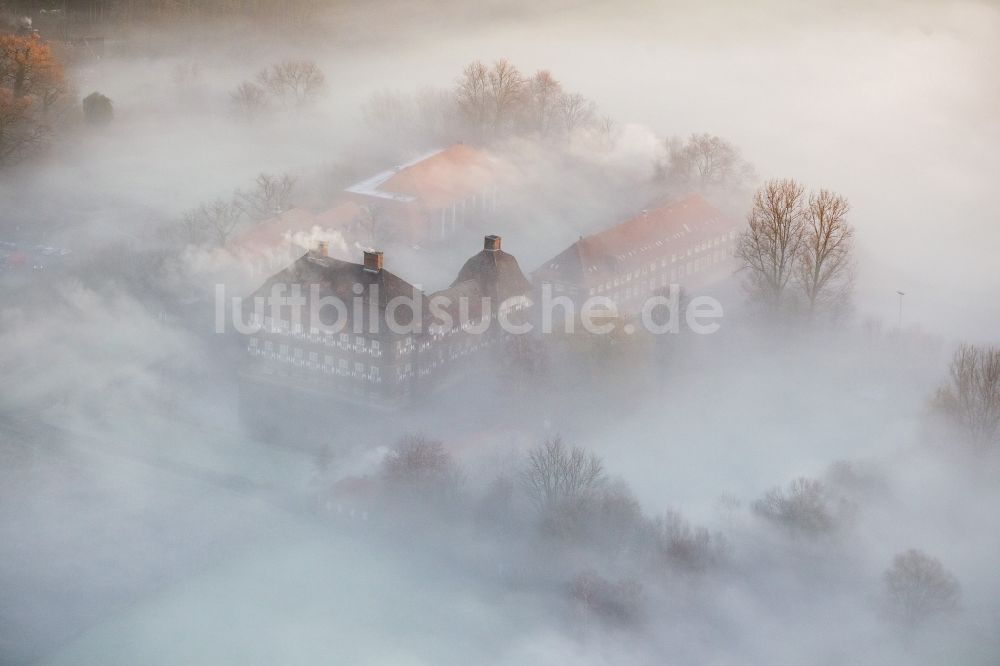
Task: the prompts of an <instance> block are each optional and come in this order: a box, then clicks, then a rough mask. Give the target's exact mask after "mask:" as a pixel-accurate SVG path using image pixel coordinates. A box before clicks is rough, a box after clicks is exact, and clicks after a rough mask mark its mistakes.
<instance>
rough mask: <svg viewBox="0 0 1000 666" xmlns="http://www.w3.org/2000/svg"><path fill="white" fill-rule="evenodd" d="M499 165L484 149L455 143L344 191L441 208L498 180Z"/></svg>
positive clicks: (376, 175)
mask: <svg viewBox="0 0 1000 666" xmlns="http://www.w3.org/2000/svg"><path fill="white" fill-rule="evenodd" d="M502 168H503V167H502V165H501V163H500V162H499V160H497V159H496V158H495V157H493V156H491V155H489V154H488V153H486V152H485V151H483V150H480V149H478V148H474V147H472V146H469V145H466V144H463V143H458V144H455V145H453V146H451V147H449V148H444V149H440V150H435V151H432V152H429V153H425V154H424V155H421V156H419V157H417V158H416V159H413V160H411V161H409V162H406V163H404V164H401V165H399V166H397V167H395V168H394V169H388V170H386V171H382V172H380V173H377V174H375V175H374V176H372V177H370V178H366V179H365V180H363V181H361V182H358V183H355V184H354V185H351V186H350V187H348V188H347V190H346V191H347V192H349V193H351V194H356V195H361V196H365V197H372V198H375V199H381V200H384V201H387V202H396V203H411V202H420V203H421V204H423V205H425V206H427V207H430V208H441V207H443V206H446V205H451V204H452V203H453V202H455V201H460V200H462V199H465V198H467V197H470V196H473V195H475V194H478V193H480V192H482V191H483V190H484V189H486V188H487V187H489V186H491V185H492V184H494V183H495V182H496V181H497V179H498V177H499V176H500V175H501V171H502Z"/></svg>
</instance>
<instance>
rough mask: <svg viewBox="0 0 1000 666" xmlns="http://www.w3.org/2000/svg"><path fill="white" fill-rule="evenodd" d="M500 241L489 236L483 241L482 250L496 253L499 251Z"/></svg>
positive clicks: (498, 237)
mask: <svg viewBox="0 0 1000 666" xmlns="http://www.w3.org/2000/svg"><path fill="white" fill-rule="evenodd" d="M501 240H502V239H501V238H500V236H494V235H489V236H487V237H486V238H485V240H484V241H483V249H484V250H489V251H490V252H496V251H497V250H499V249H500V241H501Z"/></svg>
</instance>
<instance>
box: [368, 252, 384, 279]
mask: <svg viewBox="0 0 1000 666" xmlns="http://www.w3.org/2000/svg"><path fill="white" fill-rule="evenodd" d="M365 270H366V271H370V272H372V273H378V272H379V271H380V270H382V251H381V250H365Z"/></svg>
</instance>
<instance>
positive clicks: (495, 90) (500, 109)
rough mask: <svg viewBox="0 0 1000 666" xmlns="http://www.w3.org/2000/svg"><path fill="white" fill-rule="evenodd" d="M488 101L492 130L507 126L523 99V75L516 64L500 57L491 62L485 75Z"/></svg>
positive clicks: (501, 129)
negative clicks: (490, 106) (490, 105)
mask: <svg viewBox="0 0 1000 666" xmlns="http://www.w3.org/2000/svg"><path fill="white" fill-rule="evenodd" d="M487 82H488V84H489V85H488V90H489V96H490V102H491V103H492V107H493V131H494V133H499V132H502V131H503V130H505V129H506V128H508V127H509V126H510V125H511V124H512V123H513V120H514V115H515V113H516V111H517V109H518V107H519V105H520V104H521V102H522V101H523V97H524V77H523V76H522V75H521V72H520V71H519V70H518V69H517V67H516V66H514V65H513V64H511V63H510V62H509V61H508V60H505V59H503V58H501V59H500V60H497V61H496V62H495V63H493V69H491V70H490V71H489V74H488V76H487Z"/></svg>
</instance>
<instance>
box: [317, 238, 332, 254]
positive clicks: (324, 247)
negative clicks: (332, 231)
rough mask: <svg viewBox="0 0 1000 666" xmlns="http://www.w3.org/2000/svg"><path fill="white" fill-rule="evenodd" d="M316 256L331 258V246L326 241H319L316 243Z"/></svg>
mask: <svg viewBox="0 0 1000 666" xmlns="http://www.w3.org/2000/svg"><path fill="white" fill-rule="evenodd" d="M316 254H318V255H319V256H321V257H329V256H330V244H329V243H328V242H326V241H319V242H318V243H316Z"/></svg>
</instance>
